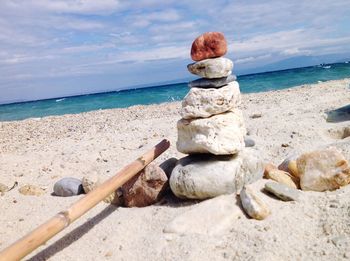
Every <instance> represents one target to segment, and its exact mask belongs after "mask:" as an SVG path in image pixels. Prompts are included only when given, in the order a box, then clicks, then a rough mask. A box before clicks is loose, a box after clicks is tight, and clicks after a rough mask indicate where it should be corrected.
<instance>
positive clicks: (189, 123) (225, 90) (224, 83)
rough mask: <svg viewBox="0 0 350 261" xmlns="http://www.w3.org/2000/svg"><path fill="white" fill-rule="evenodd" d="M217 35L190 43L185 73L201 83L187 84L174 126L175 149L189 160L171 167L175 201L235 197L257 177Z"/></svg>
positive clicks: (256, 161)
mask: <svg viewBox="0 0 350 261" xmlns="http://www.w3.org/2000/svg"><path fill="white" fill-rule="evenodd" d="M226 52H227V42H226V39H225V37H224V35H223V34H222V33H219V32H208V33H205V34H203V35H201V36H199V37H198V38H196V39H195V41H194V42H193V44H192V48H191V58H192V59H193V60H194V61H195V62H194V63H191V64H189V65H188V66H187V68H188V70H189V71H190V72H191V73H193V74H195V75H198V76H200V77H202V78H200V79H197V80H194V81H192V82H190V83H189V87H190V91H189V92H188V94H187V95H186V96H185V98H184V99H183V101H182V109H181V116H182V119H181V120H179V121H178V122H177V131H178V140H177V144H176V145H177V150H178V151H179V152H182V153H184V154H189V156H187V157H184V158H182V159H180V160H179V162H178V164H177V165H176V167H175V168H174V170H173V172H172V174H171V178H170V187H171V189H172V191H173V192H174V194H175V195H176V196H178V197H180V198H192V199H205V198H211V197H215V196H218V195H221V194H229V193H234V192H239V191H240V190H241V189H242V187H243V186H244V185H245V184H247V183H251V182H253V181H255V180H257V179H259V178H261V177H262V173H263V163H262V161H261V160H260V157H259V153H258V152H257V151H256V150H255V149H253V148H245V143H244V136H245V135H246V128H245V124H244V119H243V115H242V111H241V110H240V109H239V108H238V106H239V105H240V103H241V94H240V89H239V84H238V82H237V81H236V77H235V76H234V75H232V69H233V62H232V61H231V60H230V59H228V58H225V57H223V56H224V55H225V54H226Z"/></svg>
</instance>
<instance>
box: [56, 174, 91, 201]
mask: <svg viewBox="0 0 350 261" xmlns="http://www.w3.org/2000/svg"><path fill="white" fill-rule="evenodd" d="M53 192H54V194H55V195H56V196H60V197H70V196H76V195H79V194H82V193H84V189H83V185H82V182H81V180H79V179H76V178H63V179H60V180H59V181H57V182H56V183H55V185H54V186H53Z"/></svg>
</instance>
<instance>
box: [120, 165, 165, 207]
mask: <svg viewBox="0 0 350 261" xmlns="http://www.w3.org/2000/svg"><path fill="white" fill-rule="evenodd" d="M167 186H168V178H167V176H166V174H165V172H164V171H163V170H162V169H161V168H160V167H158V166H157V165H156V164H154V163H150V164H149V165H148V166H146V167H145V168H144V169H143V170H142V171H141V172H140V173H139V174H137V175H136V176H135V177H133V178H132V179H130V180H129V181H128V182H127V183H125V184H124V185H123V186H122V191H123V197H124V204H125V206H126V207H146V206H149V205H152V204H154V203H156V202H157V201H159V199H160V198H161V196H162V195H163V192H164V191H165V189H166V188H167Z"/></svg>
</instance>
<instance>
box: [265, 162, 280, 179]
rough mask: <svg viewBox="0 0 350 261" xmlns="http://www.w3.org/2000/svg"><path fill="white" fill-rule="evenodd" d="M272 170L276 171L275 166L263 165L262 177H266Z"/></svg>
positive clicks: (270, 164)
mask: <svg viewBox="0 0 350 261" xmlns="http://www.w3.org/2000/svg"><path fill="white" fill-rule="evenodd" d="M273 169H277V167H276V166H275V165H273V164H272V163H266V164H265V165H264V177H266V176H267V175H268V173H269V172H270V171H271V170H273Z"/></svg>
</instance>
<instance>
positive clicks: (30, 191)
mask: <svg viewBox="0 0 350 261" xmlns="http://www.w3.org/2000/svg"><path fill="white" fill-rule="evenodd" d="M18 191H19V193H21V194H22V195H25V196H41V195H43V194H44V193H45V190H43V189H42V188H39V187H38V186H35V185H30V184H26V185H24V186H22V187H20V188H19V189H18Z"/></svg>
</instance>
